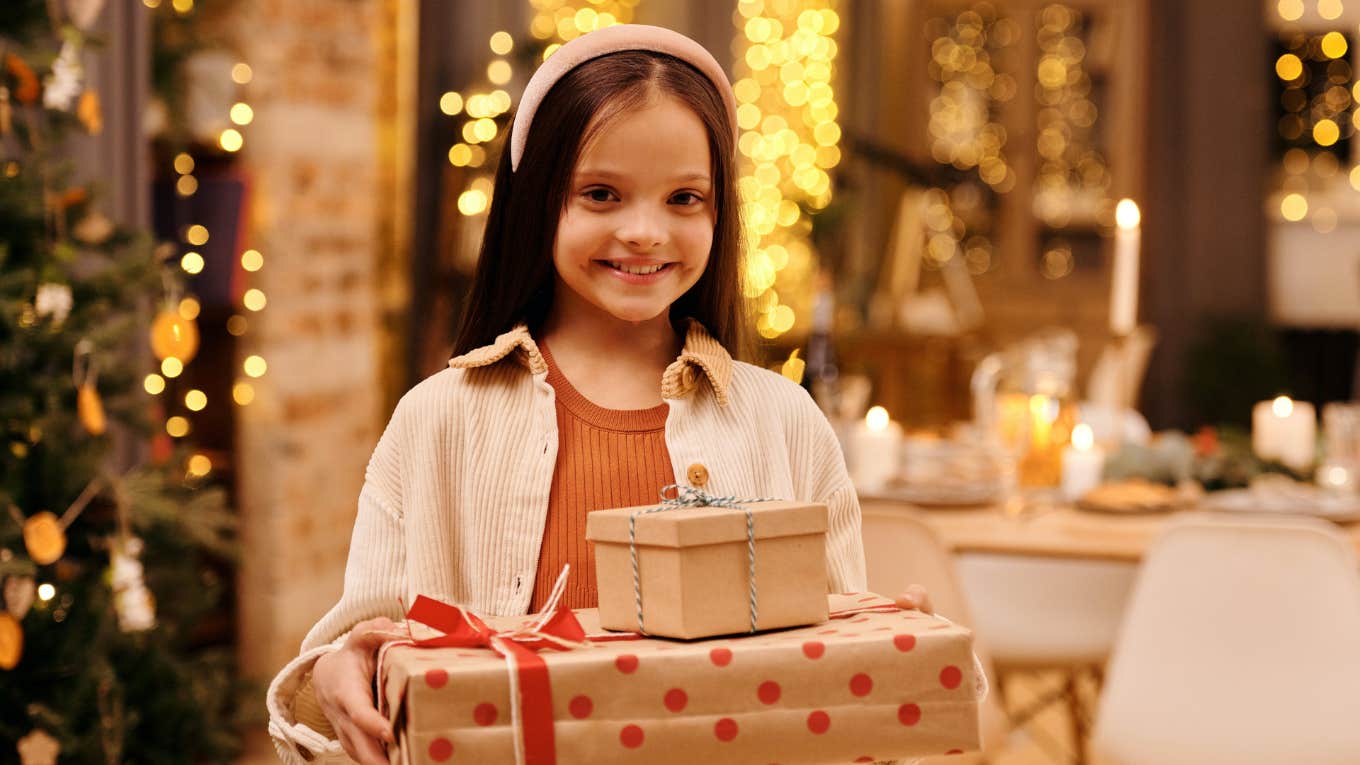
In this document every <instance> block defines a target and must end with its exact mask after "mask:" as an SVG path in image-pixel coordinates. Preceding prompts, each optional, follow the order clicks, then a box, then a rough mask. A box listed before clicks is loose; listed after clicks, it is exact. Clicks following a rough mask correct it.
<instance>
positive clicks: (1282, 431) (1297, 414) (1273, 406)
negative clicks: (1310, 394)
mask: <svg viewBox="0 0 1360 765" xmlns="http://www.w3.org/2000/svg"><path fill="white" fill-rule="evenodd" d="M1316 441H1317V414H1316V412H1315V411H1314V410H1313V405H1312V404H1310V403H1308V402H1306V401H1293V400H1291V399H1290V398H1289V397H1288V396H1280V397H1278V398H1276V399H1275V400H1274V401H1261V402H1258V403H1257V404H1256V406H1255V407H1254V408H1252V411H1251V448H1252V451H1254V452H1256V456H1257V457H1260V458H1261V459H1263V460H1274V461H1276V462H1282V463H1284V464H1285V465H1287V466H1289V467H1291V468H1293V469H1295V470H1306V469H1308V468H1310V467H1312V465H1313V457H1314V452H1315V450H1316V448H1317V443H1316Z"/></svg>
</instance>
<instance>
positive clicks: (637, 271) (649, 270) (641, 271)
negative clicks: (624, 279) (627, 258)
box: [609, 263, 666, 276]
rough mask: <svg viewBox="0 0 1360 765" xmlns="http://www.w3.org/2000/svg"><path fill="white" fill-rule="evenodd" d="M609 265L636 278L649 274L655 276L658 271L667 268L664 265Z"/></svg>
mask: <svg viewBox="0 0 1360 765" xmlns="http://www.w3.org/2000/svg"><path fill="white" fill-rule="evenodd" d="M609 265H611V266H613V267H614V268H616V269H618V270H620V271H622V272H624V273H626V274H633V275H635V276H646V275H647V274H654V273H656V272H657V271H660V270H661V269H663V268H665V267H666V266H665V264H664V263H662V264H660V265H655V266H625V265H623V264H621V263H610V264H609Z"/></svg>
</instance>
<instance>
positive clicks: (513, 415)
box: [267, 321, 865, 765]
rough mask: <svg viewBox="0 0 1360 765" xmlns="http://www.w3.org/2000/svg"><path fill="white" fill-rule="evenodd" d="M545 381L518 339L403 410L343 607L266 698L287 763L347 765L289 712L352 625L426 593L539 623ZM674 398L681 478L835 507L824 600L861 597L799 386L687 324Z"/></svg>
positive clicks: (546, 481)
mask: <svg viewBox="0 0 1360 765" xmlns="http://www.w3.org/2000/svg"><path fill="white" fill-rule="evenodd" d="M547 375H548V366H547V363H546V362H545V361H544V360H543V357H542V355H541V354H540V353H539V351H538V348H537V346H536V345H535V344H534V341H533V339H532V338H531V337H530V336H529V332H528V330H527V329H525V328H524V327H523V326H520V327H516V328H515V329H513V330H512V331H510V332H507V333H505V334H503V335H501V336H500V337H498V338H497V339H496V341H495V343H493V344H491V345H489V346H485V347H483V348H479V349H477V350H474V351H472V352H470V353H467V354H465V355H463V356H459V357H458V358H455V359H453V360H452V361H450V362H449V368H448V369H445V370H443V371H441V372H439V373H437V374H435V375H432V376H431V377H429V378H427V379H426V380H424V381H423V382H421V383H420V384H418V385H416V386H415V387H414V388H412V389H411V390H410V391H409V392H408V393H407V394H406V395H405V396H404V397H403V398H402V399H401V402H400V403H399V404H398V405H397V408H396V411H395V412H394V413H393V414H392V419H391V421H390V422H388V425H387V428H386V430H385V431H384V432H383V435H382V438H381V439H379V441H378V445H377V448H376V449H375V450H374V452H373V456H372V458H371V460H370V461H369V464H368V470H367V472H366V474H365V482H364V485H363V488H362V490H361V491H360V492H359V511H358V516H357V518H356V519H355V521H354V535H353V538H352V540H351V541H350V550H349V560H348V562H347V564H346V566H345V582H344V591H343V593H342V594H341V596H340V601H339V602H338V603H336V604H335V606H334V607H333V608H331V610H330V611H328V612H327V613H326V615H325V616H323V617H322V618H321V620H320V621H319V622H317V623H316V625H315V626H314V627H312V630H311V632H309V633H308V635H307V637H306V639H305V640H304V641H303V643H302V652H301V654H300V655H299V656H298V657H297V658H296V659H294V660H293V661H291V662H289V664H288V665H287V666H285V667H284V668H283V669H282V670H281V671H280V672H279V674H278V675H277V676H276V677H275V678H274V681H273V682H272V683H271V684H270V686H269V692H268V697H267V705H268V709H269V732H270V734H271V735H272V737H273V739H274V743H275V746H276V748H277V750H278V753H279V756H280V757H281V758H282V759H283V761H284V762H287V763H290V765H293V764H295V765H304V763H312V764H313V765H314V764H315V763H318V762H320V763H330V762H337V763H343V762H349V759H348V758H347V757H346V756H345V754H344V750H343V748H342V747H341V746H340V743H339V742H338V741H335V740H330V739H326V738H325V737H323V736H321V735H319V734H317V733H316V732H315V731H313V730H312V729H311V728H309V727H307V726H306V725H301V724H299V723H297V722H296V721H294V720H293V719H291V714H290V712H289V710H290V709H291V708H292V698H293V696H294V694H296V692H297V690H298V688H299V687H300V685H301V684H302V682H303V680H304V679H305V678H306V677H307V676H308V674H309V673H310V671H311V667H312V664H313V663H314V662H315V661H316V659H317V657H319V656H321V655H322V654H324V653H327V652H330V651H334V650H336V649H337V648H339V647H340V646H341V645H342V644H343V643H344V640H345V638H346V637H347V635H348V632H349V630H350V629H351V628H352V627H353V626H354V625H355V624H356V623H358V622H360V621H363V620H365V619H370V618H373V617H377V616H387V617H390V618H392V619H394V620H395V619H400V618H401V617H402V614H401V613H400V607H399V605H398V603H399V600H404V602H406V603H410V602H412V601H413V600H414V599H415V596H416V595H418V594H423V595H428V596H431V597H435V598H439V599H441V600H446V601H450V602H456V603H460V604H463V605H466V606H469V607H470V608H472V609H473V610H475V611H478V612H482V613H487V614H523V613H525V612H526V611H527V609H528V607H529V599H530V597H532V595H533V592H532V590H533V583H534V575H535V571H536V568H537V565H538V553H539V544H540V542H541V540H542V538H543V528H544V524H545V520H546V518H547V509H548V492H549V488H550V487H551V485H552V478H553V467H554V465H555V463H556V461H557V415H556V408H555V403H554V401H555V400H554V394H553V389H552V387H551V386H549V385H548V383H547ZM662 396H663V397H664V398H665V399H666V400H667V403H669V404H670V411H669V413H668V415H667V418H666V448H667V450H669V452H670V458H671V465H672V467H673V468H674V471H675V475H676V476H684V475H686V474H687V473H688V468H689V467H690V466H691V465H694V464H696V463H697V464H700V465H703V466H704V467H705V468H707V470H708V474H709V480H708V484H707V486H706V487H705V489H706V490H707V491H709V492H711V493H716V494H726V495H735V496H744V497H781V498H783V497H787V498H790V499H801V500H808V501H814V502H824V503H826V505H827V507H828V508H829V510H830V530H829V533H828V535H827V551H826V552H827V555H826V559H827V576H828V583H827V584H828V590H829V591H831V592H853V591H862V590H864V589H865V584H864V550H863V544H862V542H861V539H860V511H859V502H858V500H857V498H856V496H855V490H854V487H853V485H852V484H851V482H850V477H849V475H848V474H847V472H846V469H845V461H844V459H843V457H842V455H841V451H840V447H839V445H838V443H837V441H836V437H835V435H834V433H833V431H832V429H831V426H830V424H829V423H828V422H827V420H826V418H825V417H824V416H823V415H822V413H821V410H819V409H818V408H817V406H816V404H814V403H813V401H812V399H811V398H810V397H809V396H808V395H807V393H806V392H805V391H804V390H803V389H802V388H800V387H798V386H797V385H795V384H794V383H792V382H790V381H789V380H787V379H785V378H784V377H782V376H780V375H778V374H775V373H773V372H770V371H768V370H765V369H761V368H759V367H755V366H751V365H749V364H744V363H741V362H735V361H733V360H732V359H731V357H730V356H729V355H728V353H727V352H726V351H725V350H724V349H723V348H722V346H721V345H720V344H719V343H718V342H717V341H716V340H714V339H713V338H712V337H711V336H710V335H709V334H708V332H706V331H705V330H704V328H703V326H702V325H700V324H699V323H698V322H693V321H691V322H690V324H689V327H688V331H687V334H686V338H685V348H684V351H683V352H682V353H681V355H680V357H679V358H678V359H676V361H675V362H674V363H672V364H671V365H670V366H669V367H668V368H667V370H666V373H665V375H664V376H663V378H662ZM659 488H660V487H658V489H659ZM304 751H305V752H306V754H307V757H306V758H304V757H303V756H302V752H304Z"/></svg>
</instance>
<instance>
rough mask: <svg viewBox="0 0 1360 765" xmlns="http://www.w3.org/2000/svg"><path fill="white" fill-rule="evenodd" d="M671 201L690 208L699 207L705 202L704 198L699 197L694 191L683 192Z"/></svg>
mask: <svg viewBox="0 0 1360 765" xmlns="http://www.w3.org/2000/svg"><path fill="white" fill-rule="evenodd" d="M671 201H672V202H674V203H676V204H679V205H683V206H685V207H689V206H690V205H697V204H700V203H702V202H703V201H704V198H703V197H701V196H699V195H698V194H695V193H694V192H693V191H682V192H680V193H679V194H676V195H675V196H673V197H671Z"/></svg>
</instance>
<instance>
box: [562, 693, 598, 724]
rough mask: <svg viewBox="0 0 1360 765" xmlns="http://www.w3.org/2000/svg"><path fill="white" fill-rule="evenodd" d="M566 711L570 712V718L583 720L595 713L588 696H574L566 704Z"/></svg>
mask: <svg viewBox="0 0 1360 765" xmlns="http://www.w3.org/2000/svg"><path fill="white" fill-rule="evenodd" d="M567 711H568V712H571V716H572V717H575V718H576V719H578V720H584V719H586V718H587V717H590V713H591V712H593V711H595V703H594V702H592V701H591V700H590V697H589V696H576V697H574V698H573V699H572V700H571V701H570V702H569V703H568V704H567Z"/></svg>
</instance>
